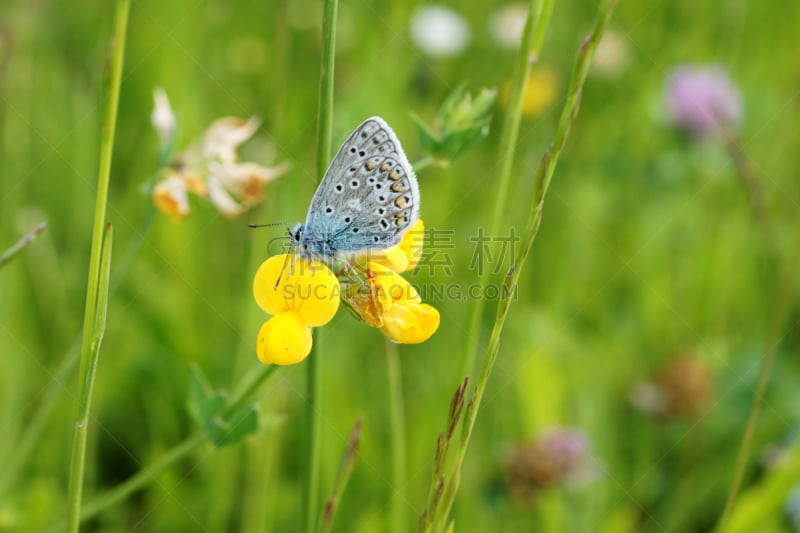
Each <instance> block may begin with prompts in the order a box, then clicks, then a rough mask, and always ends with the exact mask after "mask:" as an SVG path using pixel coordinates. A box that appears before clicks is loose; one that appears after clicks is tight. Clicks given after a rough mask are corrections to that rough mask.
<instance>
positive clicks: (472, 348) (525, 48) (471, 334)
mask: <svg viewBox="0 0 800 533" xmlns="http://www.w3.org/2000/svg"><path fill="white" fill-rule="evenodd" d="M552 12H553V0H531V2H530V7H529V8H528V17H527V19H526V20H525V28H524V30H523V34H522V44H521V45H520V48H519V52H518V54H517V58H516V63H515V65H514V73H513V75H512V78H511V91H510V93H509V96H508V105H507V107H506V114H505V116H504V117H503V125H502V129H501V130H500V142H499V144H498V156H497V161H498V163H497V164H498V167H499V172H498V176H497V187H496V188H495V190H494V202H493V204H492V211H491V215H490V216H489V225H488V226H487V228H486V235H489V236H493V235H497V233H498V232H499V231H500V228H501V224H502V222H503V213H504V212H506V210H507V209H508V190H509V187H510V183H511V170H512V168H513V164H514V154H515V153H516V148H517V139H518V137H519V125H520V122H521V120H522V100H523V96H524V95H525V84H526V83H527V81H528V76H529V75H530V71H531V67H532V65H533V63H534V62H536V61H537V60H538V58H539V54H540V53H541V50H542V45H543V43H544V37H545V35H546V33H547V27H548V26H549V24H550V15H551V14H552ZM491 271H492V269H490V268H483V269H482V270H481V273H480V276H479V285H480V286H481V287H485V286H486V285H487V284H488V283H489V278H490V276H491ZM485 309H486V300H484V299H483V298H478V299H476V300H475V302H474V303H473V305H472V309H471V312H470V316H469V322H468V326H467V337H466V344H465V348H464V352H463V354H464V355H463V360H462V370H461V374H459V377H462V376H468V375H471V374H472V368H473V366H474V365H475V357H476V355H477V350H478V342H479V340H480V332H481V322H482V321H483V315H484V311H485Z"/></svg>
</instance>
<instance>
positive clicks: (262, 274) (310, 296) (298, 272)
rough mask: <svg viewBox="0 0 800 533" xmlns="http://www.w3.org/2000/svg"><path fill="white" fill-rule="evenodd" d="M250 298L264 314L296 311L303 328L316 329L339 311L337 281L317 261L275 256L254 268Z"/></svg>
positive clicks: (328, 270) (331, 273)
mask: <svg viewBox="0 0 800 533" xmlns="http://www.w3.org/2000/svg"><path fill="white" fill-rule="evenodd" d="M278 278H280V283H279V284H278V286H277V287H276V286H275V282H276V280H278ZM253 295H254V297H255V299H256V303H257V304H258V306H259V307H261V309H263V310H264V311H266V312H267V313H269V314H271V315H275V314H278V313H280V312H283V311H296V312H297V314H298V315H299V316H300V318H301V319H302V320H303V322H304V323H305V324H306V325H308V326H312V327H317V326H322V325H325V324H327V323H328V322H330V321H331V320H332V319H333V317H334V315H336V311H337V310H338V309H339V280H337V279H336V276H335V275H334V274H333V272H331V271H330V269H329V268H328V267H327V266H325V264H324V263H322V262H321V261H319V260H316V259H315V260H313V261H306V260H303V259H300V258H299V257H298V256H294V255H289V256H287V255H286V254H281V255H275V256H273V257H270V258H269V259H267V260H266V261H264V262H263V263H262V264H261V266H260V267H259V268H258V271H257V272H256V276H255V279H254V280H253Z"/></svg>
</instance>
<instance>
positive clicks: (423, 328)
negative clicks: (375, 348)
mask: <svg viewBox="0 0 800 533" xmlns="http://www.w3.org/2000/svg"><path fill="white" fill-rule="evenodd" d="M439 320H440V318H439V311H437V310H436V309H435V308H434V307H431V306H430V305H428V304H423V303H419V302H413V301H406V302H399V303H395V304H393V305H392V306H391V307H390V308H389V309H388V310H387V311H386V313H384V315H383V327H382V328H381V331H382V332H383V334H384V335H386V336H387V337H389V339H391V340H393V341H394V342H399V343H401V344H419V343H421V342H425V341H426V340H428V339H429V338H430V337H431V335H433V334H434V333H435V332H436V330H437V329H438V328H439Z"/></svg>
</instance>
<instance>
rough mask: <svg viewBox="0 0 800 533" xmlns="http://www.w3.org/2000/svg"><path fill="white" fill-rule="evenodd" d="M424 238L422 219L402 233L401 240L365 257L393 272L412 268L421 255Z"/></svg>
mask: <svg viewBox="0 0 800 533" xmlns="http://www.w3.org/2000/svg"><path fill="white" fill-rule="evenodd" d="M424 238H425V224H424V223H423V222H422V219H419V220H417V222H416V223H415V224H414V225H413V226H411V227H410V228H409V229H408V230H407V231H406V232H405V234H404V235H403V240H401V241H400V243H399V244H398V245H397V246H393V247H392V248H389V249H388V250H385V251H383V252H378V253H375V252H371V253H370V254H369V255H368V256H366V258H367V259H368V261H369V262H371V263H377V264H380V265H383V266H385V267H387V268H390V269H392V270H394V271H395V272H405V271H407V270H413V269H414V268H416V266H417V264H418V263H419V260H420V258H421V257H422V246H423V241H424Z"/></svg>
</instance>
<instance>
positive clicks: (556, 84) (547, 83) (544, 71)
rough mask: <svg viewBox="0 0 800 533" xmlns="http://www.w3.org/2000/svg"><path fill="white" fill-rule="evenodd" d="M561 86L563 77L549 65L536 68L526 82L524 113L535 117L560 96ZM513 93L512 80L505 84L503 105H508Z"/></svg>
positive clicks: (523, 99)
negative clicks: (548, 66)
mask: <svg viewBox="0 0 800 533" xmlns="http://www.w3.org/2000/svg"><path fill="white" fill-rule="evenodd" d="M560 87H561V78H560V76H559V75H558V73H557V72H556V71H555V70H553V69H551V68H547V67H539V68H535V69H534V70H532V71H531V74H530V76H528V80H527V82H525V89H524V92H523V95H522V114H523V115H525V116H529V117H533V116H536V115H538V114H539V113H541V112H542V111H544V110H545V109H547V108H548V107H550V105H551V104H552V103H553V102H554V101H555V99H556V97H557V96H558V91H559V89H560ZM510 93H511V81H510V80H509V81H508V82H507V83H506V84H505V85H504V86H503V92H502V95H501V100H502V102H503V105H508V97H509V94H510Z"/></svg>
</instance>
